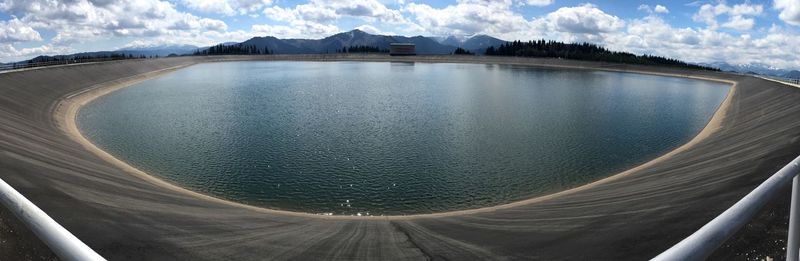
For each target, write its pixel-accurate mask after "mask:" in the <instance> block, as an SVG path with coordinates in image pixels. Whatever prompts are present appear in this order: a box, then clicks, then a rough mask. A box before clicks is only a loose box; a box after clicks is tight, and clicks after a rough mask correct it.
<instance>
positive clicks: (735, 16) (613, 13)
mask: <svg viewBox="0 0 800 261" xmlns="http://www.w3.org/2000/svg"><path fill="white" fill-rule="evenodd" d="M352 29H361V30H363V31H366V32H369V33H377V34H390V35H406V36H416V35H424V36H450V35H454V36H463V37H468V36H472V35H476V34H486V35H490V36H494V37H497V38H500V39H503V40H534V39H548V40H559V41H567V42H592V43H597V44H601V45H604V46H606V47H607V48H609V49H612V50H615V51H627V52H632V53H636V54H652V55H660V56H667V57H671V58H678V59H681V60H684V61H688V62H728V63H731V64H751V63H757V64H764V65H768V66H772V67H776V68H784V69H800V0H760V1H758V0H744V1H720V0H710V1H702V0H699V1H694V0H683V1H681V0H677V1H675V0H669V1H668V0H660V1H651V0H492V1H489V0H451V1H430V0H424V1H423V0H327V1H322V0H302V1H300V0H129V1H114V0H62V1H56V0H0V62H9V61H18V60H23V59H28V58H32V57H35V56H38V55H52V54H67V53H74V52H82V51H100V50H116V49H120V48H126V47H148V46H158V45H165V44H191V45H197V46H208V45H212V44H216V43H221V42H233V41H237V42H238V41H244V40H247V39H249V38H251V37H255V36H268V35H269V36H275V37H278V38H312V39H318V38H323V37H325V36H329V35H332V34H335V33H339V32H345V31H350V30H352Z"/></svg>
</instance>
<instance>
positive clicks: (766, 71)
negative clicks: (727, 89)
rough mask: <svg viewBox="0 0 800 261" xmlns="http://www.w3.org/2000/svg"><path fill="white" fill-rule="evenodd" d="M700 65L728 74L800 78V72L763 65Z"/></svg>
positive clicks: (722, 63) (721, 63)
mask: <svg viewBox="0 0 800 261" xmlns="http://www.w3.org/2000/svg"><path fill="white" fill-rule="evenodd" d="M699 65H702V66H708V67H714V68H719V69H720V70H722V71H726V72H737V73H747V74H759V75H767V76H776V77H785V78H800V71H797V70H786V69H781V68H776V67H773V66H769V65H766V64H761V63H750V64H729V63H726V62H714V63H699Z"/></svg>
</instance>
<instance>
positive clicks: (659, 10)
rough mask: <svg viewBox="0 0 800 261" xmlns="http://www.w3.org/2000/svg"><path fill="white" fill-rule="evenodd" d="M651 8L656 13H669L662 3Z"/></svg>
mask: <svg viewBox="0 0 800 261" xmlns="http://www.w3.org/2000/svg"><path fill="white" fill-rule="evenodd" d="M653 10H654V11H655V12H656V13H660V14H668V13H669V9H667V7H665V6H663V5H656V7H655V8H653Z"/></svg>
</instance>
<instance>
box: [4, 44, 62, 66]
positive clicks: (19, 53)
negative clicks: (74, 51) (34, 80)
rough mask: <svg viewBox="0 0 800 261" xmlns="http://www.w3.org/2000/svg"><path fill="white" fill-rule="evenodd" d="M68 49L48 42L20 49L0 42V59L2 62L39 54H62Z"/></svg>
mask: <svg viewBox="0 0 800 261" xmlns="http://www.w3.org/2000/svg"><path fill="white" fill-rule="evenodd" d="M68 51H69V49H68V48H65V47H55V46H53V45H49V44H47V45H42V46H38V47H30V48H22V49H17V48H14V46H12V45H11V44H0V61H4V62H12V61H19V60H23V59H27V58H29V57H34V56H39V55H54V54H64V53H66V52H68Z"/></svg>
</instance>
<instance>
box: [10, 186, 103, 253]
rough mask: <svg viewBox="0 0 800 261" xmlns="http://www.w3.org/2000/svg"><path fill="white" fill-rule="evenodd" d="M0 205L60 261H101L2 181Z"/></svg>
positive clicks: (89, 249) (84, 245)
mask: <svg viewBox="0 0 800 261" xmlns="http://www.w3.org/2000/svg"><path fill="white" fill-rule="evenodd" d="M0 203H3V205H4V206H6V208H8V210H9V211H11V212H12V213H14V215H15V216H17V218H19V219H20V220H21V221H22V222H23V223H24V224H25V225H26V226H27V227H28V228H30V229H31V231H33V233H34V234H36V236H37V237H39V239H41V240H42V241H43V242H44V243H45V244H46V245H47V246H48V247H50V250H52V251H53V253H55V254H56V255H57V256H58V257H59V258H61V260H65V261H72V260H76V261H78V260H81V261H83V260H91V261H94V260H105V259H104V258H103V257H102V256H100V255H99V254H97V252H95V251H94V250H92V249H91V248H89V246H87V245H86V244H84V243H83V242H82V241H81V240H80V239H78V238H77V237H75V236H74V235H72V233H70V232H69V231H67V229H65V228H64V227H62V226H61V225H59V224H58V223H56V221H55V220H53V219H52V218H50V216H48V215H47V214H46V213H44V211H42V210H41V209H39V207H37V206H36V205H34V204H33V203H32V202H31V201H30V200H28V199H27V198H25V196H22V194H20V193H19V192H17V191H16V190H15V189H14V188H13V187H11V185H8V183H6V182H5V181H3V179H0Z"/></svg>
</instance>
